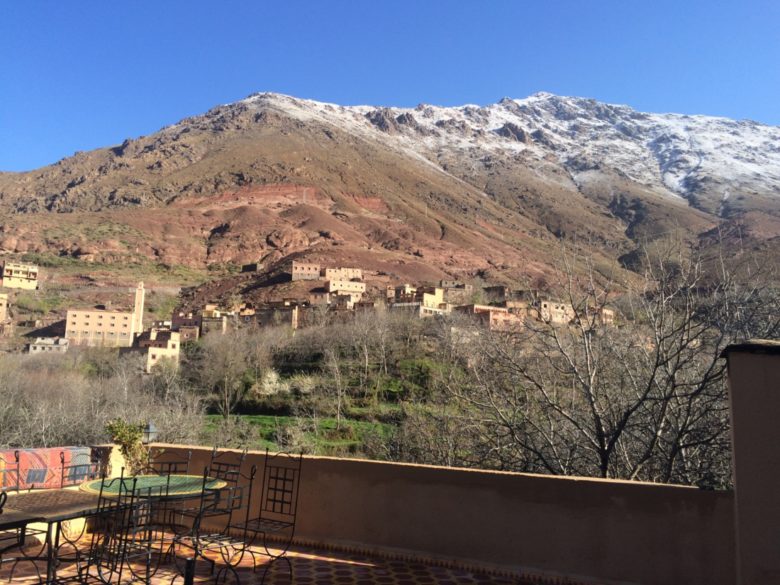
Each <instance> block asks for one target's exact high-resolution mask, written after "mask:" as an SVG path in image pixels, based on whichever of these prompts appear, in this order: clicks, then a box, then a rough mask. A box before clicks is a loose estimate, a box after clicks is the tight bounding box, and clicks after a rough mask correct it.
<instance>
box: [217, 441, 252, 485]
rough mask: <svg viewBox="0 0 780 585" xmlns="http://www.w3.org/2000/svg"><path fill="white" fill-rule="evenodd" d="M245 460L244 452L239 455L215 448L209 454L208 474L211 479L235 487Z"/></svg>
mask: <svg viewBox="0 0 780 585" xmlns="http://www.w3.org/2000/svg"><path fill="white" fill-rule="evenodd" d="M244 459H246V450H244V451H242V452H241V453H240V454H238V453H236V452H234V451H218V450H217V448H216V447H214V450H213V451H212V452H211V461H210V462H209V467H208V469H209V473H210V474H211V477H213V478H216V479H221V480H222V481H224V482H226V483H227V484H228V485H229V486H237V485H238V482H239V481H240V480H241V466H242V465H243V464H244Z"/></svg>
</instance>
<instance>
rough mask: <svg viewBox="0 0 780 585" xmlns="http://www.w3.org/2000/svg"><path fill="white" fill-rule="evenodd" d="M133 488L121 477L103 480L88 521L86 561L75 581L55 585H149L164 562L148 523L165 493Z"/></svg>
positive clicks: (133, 483) (132, 482) (129, 480)
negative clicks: (89, 528)
mask: <svg viewBox="0 0 780 585" xmlns="http://www.w3.org/2000/svg"><path fill="white" fill-rule="evenodd" d="M137 482H138V478H125V477H122V476H120V477H118V478H113V479H106V478H105V477H104V478H103V480H102V481H101V486H100V494H99V495H98V503H97V507H96V511H95V513H94V514H93V515H91V516H90V518H89V521H90V525H91V531H92V538H91V541H90V546H89V550H88V551H87V553H86V555H85V557H86V558H85V561H84V562H83V563H82V564H81V566H80V567H79V569H78V571H77V573H76V574H75V575H74V576H72V577H71V578H65V579H62V578H58V582H60V583H67V582H77V583H80V584H90V583H96V584H99V585H110V584H113V583H116V584H117V585H118V584H120V583H121V584H124V583H146V584H149V583H151V579H152V577H153V576H154V575H155V573H156V572H157V569H158V568H159V561H160V559H161V558H162V551H161V550H158V548H157V547H158V543H159V542H160V541H159V539H158V537H157V534H156V532H155V529H154V528H153V522H152V518H153V517H154V515H155V513H156V505H157V503H158V502H160V501H164V499H165V497H166V496H167V491H168V488H167V485H162V486H155V487H139V486H138V485H137ZM155 556H156V557H157V560H155Z"/></svg>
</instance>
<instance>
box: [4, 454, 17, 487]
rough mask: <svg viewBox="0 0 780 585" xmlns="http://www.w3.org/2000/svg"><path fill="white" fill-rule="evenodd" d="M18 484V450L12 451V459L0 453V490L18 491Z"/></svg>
mask: <svg viewBox="0 0 780 585" xmlns="http://www.w3.org/2000/svg"><path fill="white" fill-rule="evenodd" d="M19 486H20V480H19V451H18V450H17V451H14V458H13V460H12V461H9V460H8V459H6V458H5V457H3V456H2V455H0V491H2V492H18V491H19Z"/></svg>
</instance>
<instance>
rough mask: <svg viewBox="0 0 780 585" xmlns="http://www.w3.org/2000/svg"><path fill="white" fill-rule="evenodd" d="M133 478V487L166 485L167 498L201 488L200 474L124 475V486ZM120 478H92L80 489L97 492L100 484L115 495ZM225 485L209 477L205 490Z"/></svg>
mask: <svg viewBox="0 0 780 585" xmlns="http://www.w3.org/2000/svg"><path fill="white" fill-rule="evenodd" d="M133 480H135V489H137V490H146V489H149V490H151V491H154V490H155V489H157V488H164V487H166V486H167V487H168V489H167V493H168V497H169V498H188V497H193V496H197V495H200V492H201V490H202V489H203V476H202V475H184V474H173V475H170V476H168V475H139V476H135V477H125V478H124V481H125V488H127V487H128V482H132V481H133ZM121 481H122V480H121V479H120V478H118V477H115V478H109V479H106V480H105V483H103V480H102V479H93V480H92V481H88V482H86V483H83V484H81V487H80V489H81V490H82V491H84V492H87V493H88V494H95V495H97V494H99V493H100V490H101V486H102V489H103V495H104V496H109V497H110V496H117V495H119V487H120V485H121ZM225 486H227V482H225V481H224V480H221V479H214V478H209V479H207V480H206V490H209V491H213V490H220V489H222V488H224V487H225Z"/></svg>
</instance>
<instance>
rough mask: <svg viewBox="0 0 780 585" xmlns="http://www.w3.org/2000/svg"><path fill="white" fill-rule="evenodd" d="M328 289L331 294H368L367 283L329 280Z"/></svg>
mask: <svg viewBox="0 0 780 585" xmlns="http://www.w3.org/2000/svg"><path fill="white" fill-rule="evenodd" d="M327 289H328V292H329V293H337V294H345V293H359V294H361V295H362V294H363V293H364V292H366V283H365V282H356V281H354V280H329V281H328V283H327ZM358 300H360V299H358Z"/></svg>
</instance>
